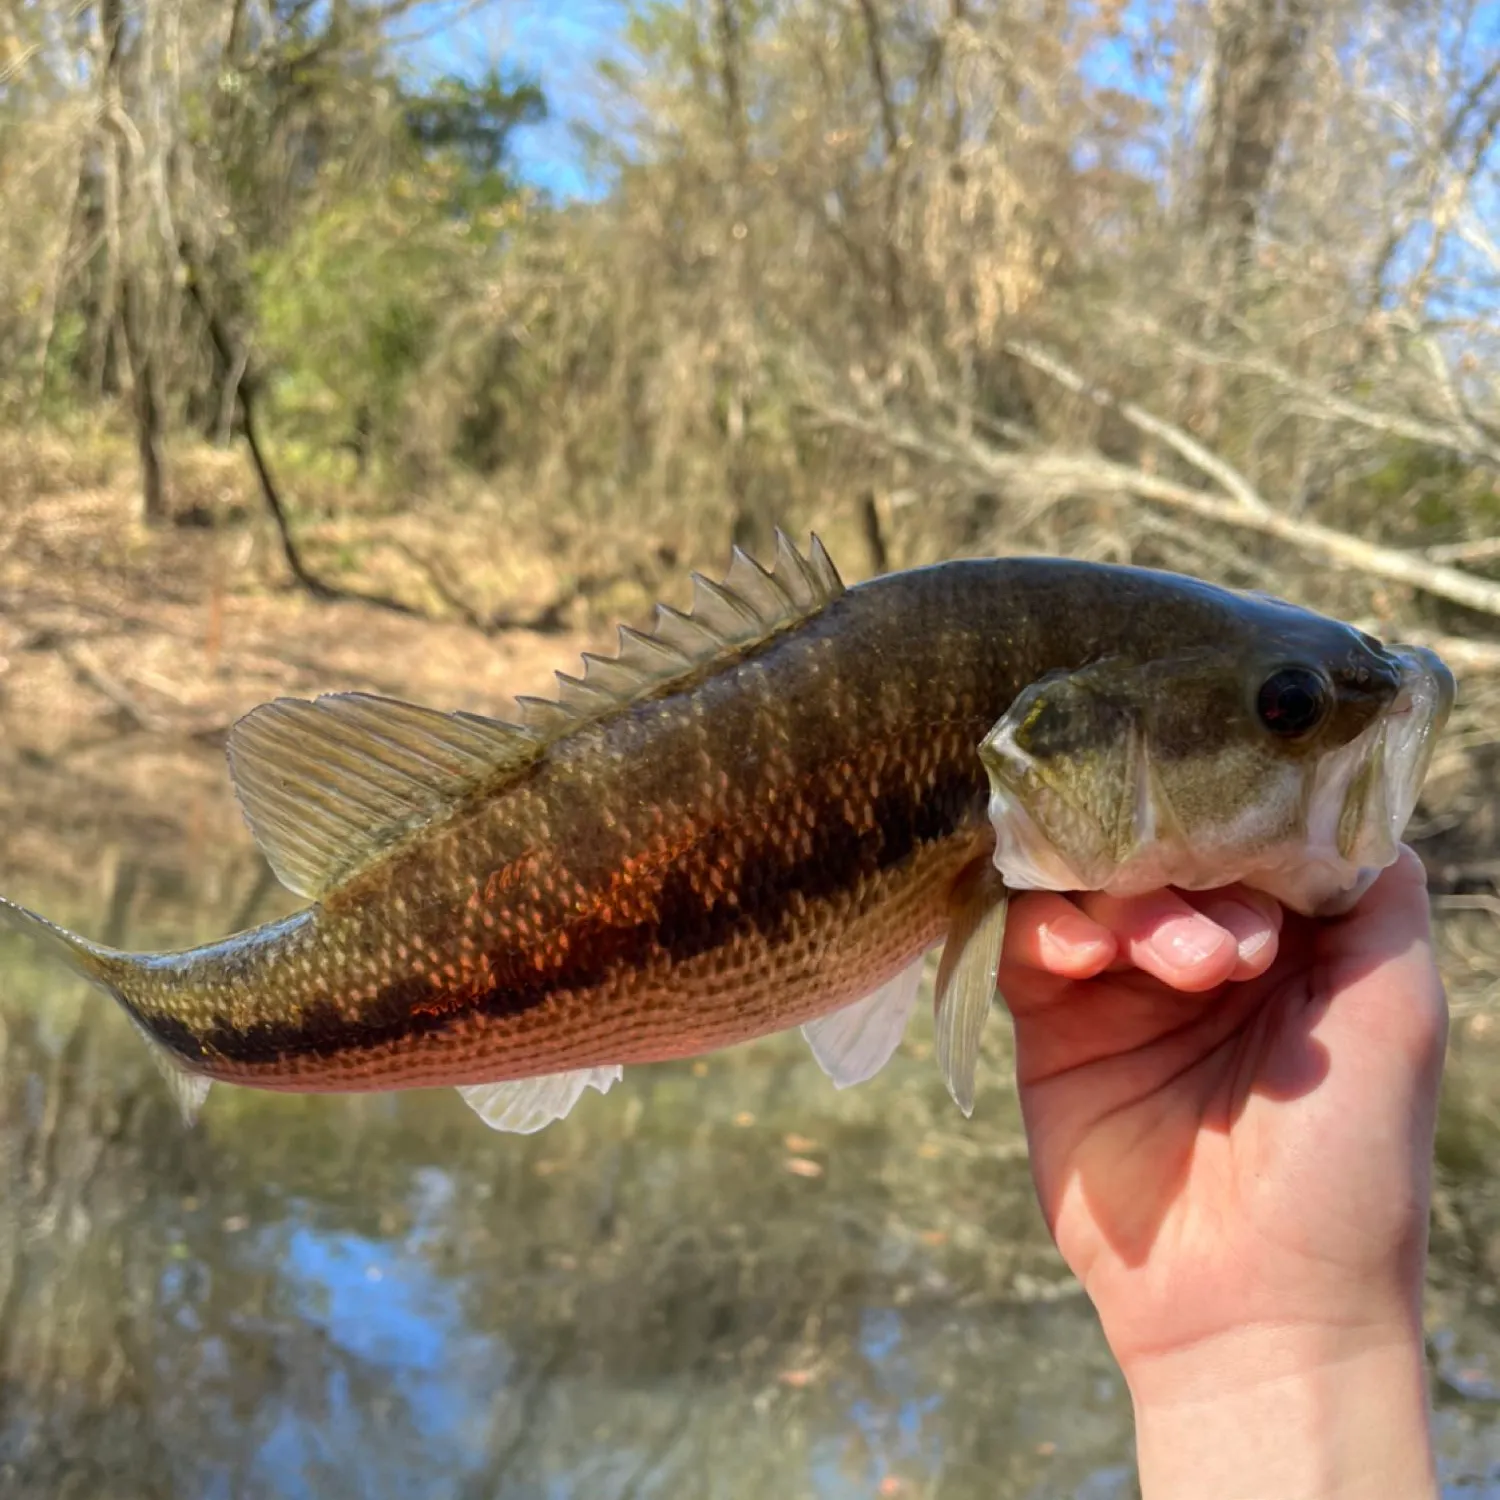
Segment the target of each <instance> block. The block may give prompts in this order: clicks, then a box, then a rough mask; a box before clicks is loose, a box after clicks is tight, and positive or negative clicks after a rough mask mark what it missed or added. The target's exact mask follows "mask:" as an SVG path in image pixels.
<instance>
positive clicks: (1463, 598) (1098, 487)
mask: <svg viewBox="0 0 1500 1500" xmlns="http://www.w3.org/2000/svg"><path fill="white" fill-rule="evenodd" d="M816 409H817V410H818V412H819V414H820V415H821V416H822V417H823V418H824V419H825V420H826V421H829V422H831V423H834V424H836V425H838V426H842V427H845V428H847V429H849V430H851V431H856V432H861V433H864V434H865V435H867V436H869V437H872V438H874V439H875V440H876V441H878V442H881V443H884V444H885V445H886V446H888V447H891V448H898V449H901V450H902V451H905V452H908V453H912V454H915V455H918V456H920V457H922V458H925V459H928V460H929V461H931V462H934V463H938V464H941V465H945V466H948V467H952V468H958V469H960V470H963V469H967V470H968V471H969V472H970V473H973V474H976V475H979V476H982V477H983V478H984V479H985V480H987V481H989V482H996V481H1000V482H1003V483H1005V484H1007V485H1008V486H1015V487H1018V488H1034V487H1036V486H1045V487H1049V488H1052V489H1055V490H1060V491H1063V492H1072V493H1084V494H1094V495H1100V496H1104V497H1107V498H1125V497H1135V498H1137V499H1141V500H1150V501H1154V502H1156V503H1158V504H1162V505H1170V506H1173V507H1175V508H1176V509H1179V510H1183V511H1187V512H1189V513H1191V514H1193V515H1196V516H1200V517H1202V518H1203V519H1204V520H1206V521H1215V522H1219V523H1220V524H1222V525H1226V526H1235V527H1239V528H1241V529H1243V530H1248V531H1254V532H1257V533H1259V534H1260V535H1262V536H1269V537H1274V538H1276V539H1277V540H1278V541H1284V542H1288V543H1291V544H1292V545H1293V546H1295V547H1298V548H1300V549H1301V550H1302V551H1303V552H1305V553H1310V554H1312V555H1314V556H1320V557H1324V558H1326V559H1328V560H1329V561H1330V562H1334V563H1337V564H1338V565H1340V566H1341V567H1347V568H1353V569H1355V570H1356V571H1358V572H1362V573H1367V574H1369V575H1371V576H1372V577H1376V578H1384V579H1386V580H1387V581H1388V582H1391V583H1401V584H1406V585H1409V586H1410V587H1412V588H1416V589H1421V590H1422V591H1423V592H1425V593H1429V594H1433V595H1435V596H1437V597H1438V598H1441V599H1448V600H1451V601H1452V602H1453V603H1455V604H1461V605H1463V606H1465V607H1466V608H1468V609H1473V610H1477V611H1479V612H1481V613H1483V614H1488V615H1495V616H1497V617H1500V583H1491V582H1489V581H1488V580H1487V579H1483V578H1475V577H1474V576H1473V575H1472V574H1469V573H1464V572H1461V571H1459V570H1458V569H1457V568H1450V567H1446V566H1444V565H1443V564H1441V563H1434V562H1430V561H1429V560H1427V559H1426V558H1423V557H1419V556H1416V555H1415V554H1413V553H1410V552H1403V551H1401V550H1400V549H1398V548H1395V547H1385V546H1381V545H1380V544H1379V543H1376V542H1367V541H1365V540H1363V539H1362V538H1360V537H1356V536H1350V535H1348V534H1347V533H1346V532H1342V531H1337V530H1335V529H1334V528H1333V527H1331V526H1322V525H1319V524H1317V523H1316V522H1312V521H1299V520H1294V519H1292V518H1291V517H1290V516H1285V515H1282V514H1280V513H1278V512H1276V511H1272V510H1269V509H1267V510H1265V511H1263V512H1260V513H1257V512H1254V511H1251V510H1249V509H1247V508H1246V507H1245V506H1243V505H1240V504H1238V503H1232V502H1229V501H1225V500H1221V499H1218V498H1216V497H1215V496H1213V495H1208V494H1205V493H1204V492H1202V491H1201V490H1195V489H1191V488H1189V487H1188V486H1187V485H1182V484H1176V483H1174V482H1173V481H1171V480H1169V479H1162V478H1161V477H1160V476H1158V475H1155V474H1147V473H1144V472H1143V471H1142V470H1140V469H1133V468H1131V467H1129V466H1128V465H1126V464H1118V463H1114V462H1112V461H1111V460H1109V459H1106V458H1102V457H1099V456H1098V455H1096V454H1077V453H1065V452H1058V451H1054V452H1050V453H1028V454H1011V453H1001V452H999V451H997V450H995V449H992V448H989V447H987V446H986V445H984V444H982V443H980V442H978V441H977V440H976V439H974V438H972V437H971V438H966V439H962V440H957V439H951V438H949V439H944V438H941V437H935V436H933V435H930V434H927V433H924V432H921V431H919V430H918V429H916V428H914V427H912V426H911V425H910V424H907V423H904V422H901V421H899V420H898V419H894V418H889V417H887V416H886V415H885V414H884V413H881V414H877V415H865V414H862V413H859V412H853V411H850V410H848V409H847V408H842V407H839V406H837V405H836V404H827V403H817V404H816Z"/></svg>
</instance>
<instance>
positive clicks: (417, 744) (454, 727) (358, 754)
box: [229, 693, 539, 899]
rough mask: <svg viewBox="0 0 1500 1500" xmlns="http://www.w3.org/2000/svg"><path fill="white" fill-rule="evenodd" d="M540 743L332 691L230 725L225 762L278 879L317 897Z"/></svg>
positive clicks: (492, 723) (480, 721)
mask: <svg viewBox="0 0 1500 1500" xmlns="http://www.w3.org/2000/svg"><path fill="white" fill-rule="evenodd" d="M538 748H539V741H538V740H537V738H536V736H535V735H533V734H531V733H530V732H529V731H527V730H525V729H520V728H517V727H516V725H514V724H503V723H501V722H500V721H499V720H496V719H485V718H480V717H479V716H478V715H476V714H463V713H459V714H444V713H438V712H437V711H436V710H434V709H430V708H418V707H416V706H415V705H413V704H410V703H400V702H397V701H396V700H395V699H393V698H377V697H373V696H371V695H369V694H366V693H336V694H331V695H329V696H328V697H323V698H319V699H317V700H316V701H314V702H308V701H306V700H305V699H300V698H278V699H277V700H276V701H275V702H274V703H266V704H263V705H262V706H261V707H260V708H257V709H255V710H253V711H252V712H251V713H248V714H246V715H245V717H244V718H243V719H241V720H240V721H239V722H238V723H237V724H236V725H235V726H234V728H233V729H231V730H230V732H229V769H230V774H231V775H232V776H233V778H234V786H235V790H236V792H238V794H239V798H240V804H241V806H242V807H243V808H244V810H245V816H246V818H247V819H248V820H249V823H250V828H251V831H252V832H253V833H254V834H255V838H256V842H257V843H259V844H260V847H261V849H262V850H263V851H264V853H265V856H266V858H267V860H269V861H270V864H271V868H272V869H273V870H274V871H275V872H276V875H277V877H278V878H279V879H280V880H281V881H282V883H283V884H284V885H286V886H287V887H288V888H290V889H291V890H293V891H296V892H297V894H298V895H300V896H308V897H311V898H313V899H316V898H318V897H320V896H322V895H324V894H325V893H326V892H327V891H329V890H330V889H332V888H333V887H334V886H336V885H338V884H340V883H341V882H342V881H344V880H347V879H348V878H349V877H350V876H351V875H353V874H354V873H355V872H356V871H357V870H359V869H361V868H362V867H363V866H364V865H366V864H368V863H369V862H370V861H371V860H372V859H374V858H376V857H377V856H378V855H379V854H380V853H382V852H383V851H384V850H386V849H388V848H390V847H391V845H392V844H394V843H396V842H397V841H398V840H399V839H401V838H402V837H403V836H404V835H405V834H406V833H408V832H409V831H410V830H411V829H412V828H414V827H417V826H419V825H420V824H422V823H424V822H426V821H428V820H429V819H431V818H432V817H434V816H436V815H437V814H439V813H441V812H442V811H444V810H445V809H446V808H448V807H451V806H452V805H453V804H454V803H455V802H457V801H458V800H459V799H460V798H461V797H463V796H464V794H465V793H467V792H469V791H471V790H472V789H473V788H475V787H477V786H479V785H481V784H482V783H484V782H485V781H487V780H488V779H489V778H490V777H492V776H493V775H495V773H496V772H498V771H500V770H503V769H505V768H506V767H509V766H514V765H518V764H520V763H521V762H522V761H525V760H527V759H529V758H530V757H531V756H533V755H535V754H536V752H537V750H538Z"/></svg>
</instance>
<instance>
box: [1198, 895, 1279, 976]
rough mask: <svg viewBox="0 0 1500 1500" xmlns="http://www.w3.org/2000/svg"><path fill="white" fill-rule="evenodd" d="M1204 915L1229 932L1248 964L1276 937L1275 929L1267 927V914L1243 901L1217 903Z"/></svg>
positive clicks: (1207, 909)
mask: <svg viewBox="0 0 1500 1500" xmlns="http://www.w3.org/2000/svg"><path fill="white" fill-rule="evenodd" d="M1278 909H1279V908H1278ZM1203 915H1204V916H1205V917H1207V918H1208V919H1209V920H1210V921H1213V922H1217V923H1218V924H1219V926H1220V927H1223V928H1225V929H1226V930H1227V931H1228V933H1229V935H1230V936H1231V937H1232V938H1233V939H1234V940H1235V944H1236V946H1237V947H1238V948H1239V954H1240V957H1241V958H1242V959H1244V960H1245V961H1247V962H1248V961H1249V960H1250V959H1252V958H1254V957H1255V955H1256V954H1257V953H1260V952H1263V951H1264V949H1265V946H1266V944H1267V943H1269V942H1270V941H1271V939H1272V938H1273V937H1274V936H1275V935H1276V930H1275V928H1274V927H1271V928H1268V927H1267V926H1266V914H1265V913H1264V912H1261V911H1257V910H1256V909H1255V907H1253V906H1249V905H1247V904H1246V903H1245V902H1243V901H1216V902H1214V903H1213V904H1212V905H1210V906H1206V907H1205V908H1204V910H1203Z"/></svg>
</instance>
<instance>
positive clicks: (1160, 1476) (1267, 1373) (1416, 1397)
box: [1130, 1327, 1437, 1500]
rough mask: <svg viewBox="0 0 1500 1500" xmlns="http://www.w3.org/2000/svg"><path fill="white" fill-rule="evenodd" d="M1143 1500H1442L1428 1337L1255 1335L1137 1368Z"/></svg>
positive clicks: (1398, 1333)
mask: <svg viewBox="0 0 1500 1500" xmlns="http://www.w3.org/2000/svg"><path fill="white" fill-rule="evenodd" d="M1130 1384H1131V1392H1132V1396H1133V1397H1134V1400H1135V1409H1136V1440H1137V1450H1138V1457H1139V1463H1140V1474H1141V1493H1142V1495H1143V1497H1144V1500H1203V1497H1204V1496H1209V1495H1211V1496H1213V1497H1214V1500H1366V1497H1368V1500H1434V1497H1436V1495H1437V1483H1436V1480H1435V1477H1434V1473H1433V1461H1432V1447H1431V1440H1430V1436H1429V1431H1428V1412H1427V1394H1426V1391H1427V1381H1426V1370H1425V1365H1424V1360H1423V1350H1422V1343H1421V1336H1420V1334H1419V1333H1418V1332H1417V1331H1416V1330H1414V1329H1405V1328H1400V1327H1397V1328H1395V1329H1392V1330H1391V1331H1390V1332H1389V1333H1387V1334H1374V1333H1372V1334H1365V1335H1362V1336H1361V1337H1360V1338H1358V1339H1357V1340H1356V1341H1354V1342H1353V1344H1352V1345H1351V1344H1350V1343H1349V1342H1347V1341H1346V1340H1344V1339H1341V1340H1338V1341H1333V1340H1330V1339H1328V1338H1326V1337H1323V1336H1318V1335H1312V1334H1308V1333H1305V1332H1295V1333H1289V1332H1287V1331H1286V1330H1255V1331H1253V1332H1248V1333H1238V1334H1235V1335H1234V1336H1233V1337H1229V1338H1224V1339H1221V1340H1218V1341H1216V1343H1214V1344H1213V1345H1209V1346H1204V1347H1200V1348H1198V1349H1194V1350H1191V1351H1186V1352H1183V1353H1178V1354H1175V1355H1172V1356H1169V1357H1165V1358H1163V1359H1161V1360H1158V1361H1154V1362H1149V1363H1146V1364H1144V1365H1142V1366H1141V1367H1140V1368H1138V1369H1137V1370H1136V1371H1134V1372H1133V1375H1132V1378H1131V1381H1130Z"/></svg>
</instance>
